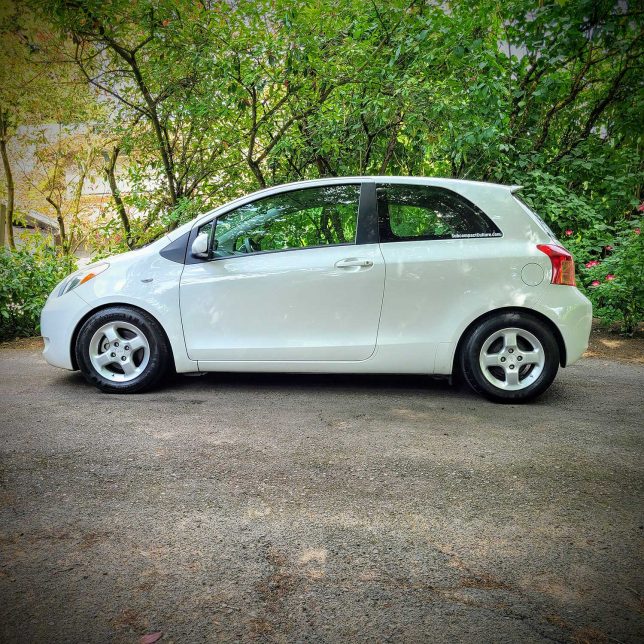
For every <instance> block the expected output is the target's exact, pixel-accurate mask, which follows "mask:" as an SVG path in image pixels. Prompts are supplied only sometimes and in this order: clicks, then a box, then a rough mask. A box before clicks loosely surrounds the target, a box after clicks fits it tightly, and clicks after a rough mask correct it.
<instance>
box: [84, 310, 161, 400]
mask: <svg viewBox="0 0 644 644" xmlns="http://www.w3.org/2000/svg"><path fill="white" fill-rule="evenodd" d="M75 350H76V361H77V362H78V367H79V369H80V370H81V372H82V374H83V375H84V376H85V378H86V379H87V380H88V381H89V382H91V383H92V384H93V385H95V386H96V387H98V388H99V389H101V390H102V391H106V392H110V393H137V392H140V391H145V390H146V389H150V388H152V387H154V386H155V385H156V384H157V383H158V382H159V380H160V379H161V378H162V377H163V375H164V374H165V373H166V371H167V369H168V366H169V364H170V352H169V350H168V346H167V343H166V339H165V335H164V333H163V330H162V329H161V327H160V326H159V323H158V322H157V321H156V320H155V319H154V318H153V317H151V316H150V315H148V314H147V313H144V312H143V311H140V310H138V309H131V308H128V307H111V308H108V309H103V310H101V311H98V312H97V313H95V314H94V315H93V316H92V317H90V318H89V319H88V320H87V321H86V322H85V323H84V324H83V326H82V328H81V330H80V332H79V334H78V338H77V341H76V348H75Z"/></svg>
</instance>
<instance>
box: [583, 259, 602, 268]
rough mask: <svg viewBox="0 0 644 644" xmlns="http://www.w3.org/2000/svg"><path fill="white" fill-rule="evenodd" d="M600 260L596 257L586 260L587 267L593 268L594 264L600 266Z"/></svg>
mask: <svg viewBox="0 0 644 644" xmlns="http://www.w3.org/2000/svg"><path fill="white" fill-rule="evenodd" d="M598 265H599V262H598V261H597V260H596V259H592V260H590V261H589V262H586V268H592V267H593V266H598Z"/></svg>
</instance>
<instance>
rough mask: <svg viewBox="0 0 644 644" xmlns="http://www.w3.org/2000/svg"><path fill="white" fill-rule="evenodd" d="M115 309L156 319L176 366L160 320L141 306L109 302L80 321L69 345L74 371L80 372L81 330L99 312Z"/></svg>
mask: <svg viewBox="0 0 644 644" xmlns="http://www.w3.org/2000/svg"><path fill="white" fill-rule="evenodd" d="M114 307H122V308H126V309H133V310H135V311H140V312H141V313H145V315H148V316H150V317H151V318H153V319H154V321H155V322H156V323H157V324H158V325H159V328H160V329H161V331H162V333H163V340H164V342H165V345H166V347H167V349H168V352H169V353H170V357H171V358H172V364H173V365H174V364H175V361H174V351H173V349H172V343H171V342H170V339H169V338H168V333H167V332H166V330H165V329H164V328H163V324H161V322H159V320H158V318H157V317H156V316H155V315H154V314H152V313H150V311H147V310H146V309H144V308H141V307H140V306H136V305H134V304H125V303H123V302H108V303H105V304H101V305H100V306H97V307H96V308H93V309H92V310H91V311H88V312H87V313H85V315H83V317H82V318H81V319H80V320H79V321H78V323H77V324H76V327H75V328H74V332H73V333H72V339H71V342H70V344H69V355H70V358H71V361H72V366H73V367H74V370H76V371H78V362H77V361H76V351H75V348H76V340H77V339H78V334H79V333H80V330H81V329H82V328H83V324H85V322H87V320H89V318H91V317H92V316H93V315H95V314H96V313H98V312H99V311H104V310H105V309H111V308H114Z"/></svg>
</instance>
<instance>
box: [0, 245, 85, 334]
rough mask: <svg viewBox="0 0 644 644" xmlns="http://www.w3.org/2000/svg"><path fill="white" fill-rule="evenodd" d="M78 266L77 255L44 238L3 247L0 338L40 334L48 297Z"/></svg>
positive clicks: (1, 259)
mask: <svg viewBox="0 0 644 644" xmlns="http://www.w3.org/2000/svg"><path fill="white" fill-rule="evenodd" d="M75 268H76V259H75V258H74V257H71V256H69V255H63V254H61V253H60V251H59V250H57V249H56V248H54V247H53V246H51V245H50V244H48V243H47V242H46V241H43V240H42V239H41V238H37V237H30V238H28V239H26V240H25V242H24V244H23V245H22V246H20V247H19V248H18V249H17V250H15V251H12V250H10V249H8V248H0V340H7V339H10V338H15V337H24V336H33V335H37V334H38V333H39V332H40V312H41V310H42V308H43V306H44V305H45V301H46V300H47V296H48V295H49V293H51V291H52V290H53V288H54V287H55V286H56V284H57V283H58V282H60V281H61V280H62V279H63V278H64V277H65V276H66V275H68V274H69V273H71V272H72V271H73V270H74V269H75Z"/></svg>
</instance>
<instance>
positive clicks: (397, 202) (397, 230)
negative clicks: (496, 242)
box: [376, 183, 502, 242]
mask: <svg viewBox="0 0 644 644" xmlns="http://www.w3.org/2000/svg"><path fill="white" fill-rule="evenodd" d="M376 194H377V199H378V225H379V228H380V241H383V242H392V241H412V240H423V239H468V238H480V237H501V236H502V235H501V231H500V230H499V229H498V228H497V227H496V225H495V224H494V223H493V222H492V220H491V219H490V218H489V217H488V216H487V215H486V214H485V213H484V212H483V211H482V210H481V209H480V208H478V207H477V206H475V205H474V204H473V203H472V202H470V201H468V200H467V199H465V198H464V197H461V195H459V194H457V193H455V192H453V191H452V190H447V189H446V188H439V187H436V186H419V185H406V184H393V183H383V184H379V185H378V186H377V188H376Z"/></svg>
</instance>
